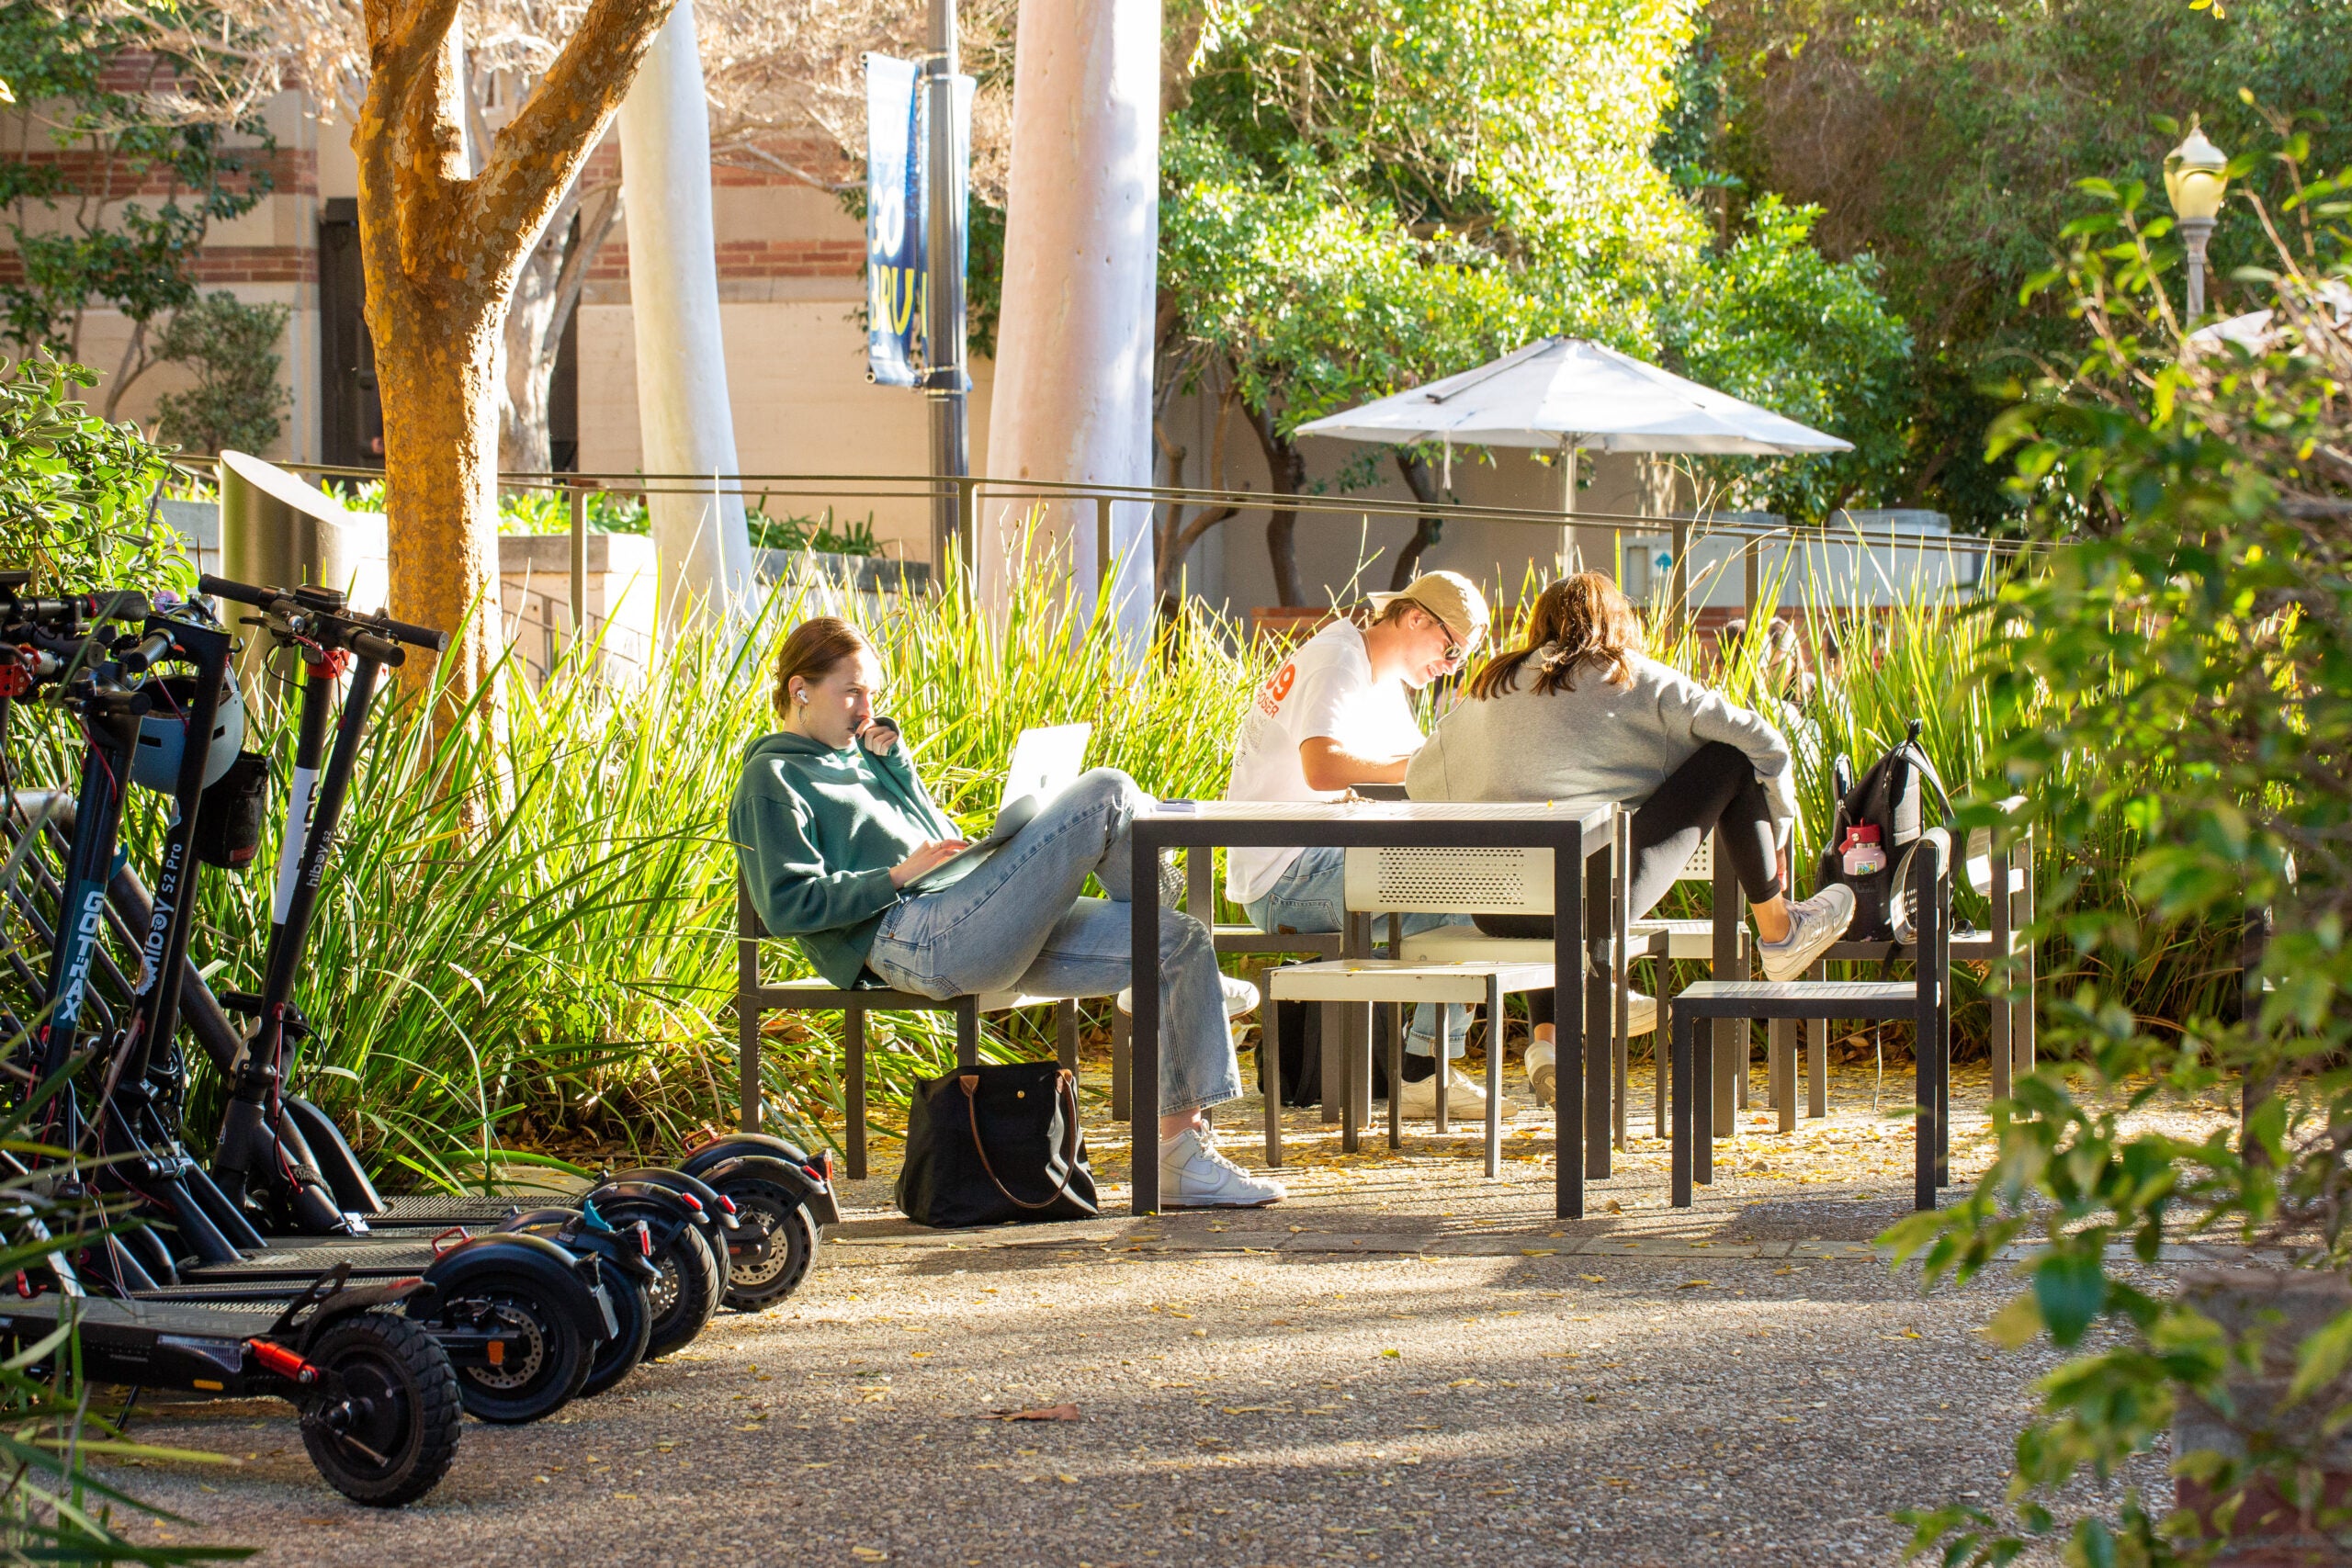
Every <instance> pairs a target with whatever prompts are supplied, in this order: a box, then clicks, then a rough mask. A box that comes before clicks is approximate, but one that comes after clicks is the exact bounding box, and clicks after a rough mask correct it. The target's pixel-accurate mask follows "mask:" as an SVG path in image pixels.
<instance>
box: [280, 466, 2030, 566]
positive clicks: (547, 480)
mask: <svg viewBox="0 0 2352 1568" xmlns="http://www.w3.org/2000/svg"><path fill="white" fill-rule="evenodd" d="M277 466H278V467H279V468H286V469H288V470H289V471H291V472H295V473H304V474H318V475H322V476H325V477H329V478H334V479H382V478H383V477H384V471H383V470H382V469H381V468H349V467H343V466H339V465H336V464H332V463H291V462H286V463H279V464H278V465H277ZM498 484H499V488H500V489H502V490H546V491H558V492H563V491H581V490H584V491H607V492H610V493H613V494H625V495H711V494H719V495H740V496H749V495H751V494H752V493H753V492H754V491H758V492H759V493H762V494H765V495H771V496H786V497H792V496H808V497H829V496H831V497H837V496H838V495H839V494H840V493H841V488H840V487H844V486H855V487H857V488H858V489H859V490H860V491H863V492H864V493H866V494H869V495H874V496H877V497H880V498H882V499H907V500H913V499H917V498H920V497H929V496H933V495H936V494H938V493H940V491H943V490H945V489H950V488H952V489H955V490H957V491H963V492H966V493H967V494H970V495H973V496H978V494H980V493H982V492H986V493H988V494H990V495H993V496H996V497H999V498H1001V499H1013V498H1020V497H1028V498H1033V499H1039V500H1065V499H1066V500H1073V501H1084V500H1098V501H1110V502H1122V501H1126V502H1152V503H1154V504H1159V503H1172V504H1175V505H1180V506H1232V507H1235V508H1237V509H1238V510H1241V511H1252V512H1254V511H1274V512H1302V513H1334V514H1344V515H1348V516H1356V517H1361V516H1364V515H1366V514H1371V515H1378V516H1389V515H1394V516H1399V517H1433V518H1437V519H1439V520H1440V521H1447V522H1450V521H1456V520H1459V521H1462V522H1471V523H1512V524H1519V525H1524V526H1528V527H1544V528H1563V527H1578V528H1600V529H1605V530H1608V531H1610V532H1613V533H1618V534H1629V533H1656V532H1658V531H1660V530H1661V529H1668V530H1671V528H1672V526H1673V525H1676V524H1681V525H1685V526H1699V527H1703V528H1704V529H1705V530H1706V531H1707V532H1708V533H1711V534H1718V535H1728V536H1734V537H1739V538H1747V539H1754V540H1764V539H1770V538H1774V537H1778V536H1789V537H1792V538H1795V537H1806V538H1815V537H1824V536H1826V537H1837V536H1839V535H1840V534H1841V533H1842V532H1844V530H1841V529H1838V528H1833V527H1832V526H1831V525H1828V524H1827V523H1826V522H1825V523H1817V524H1806V523H1778V524H1764V523H1758V522H1755V521H1752V520H1750V519H1747V518H1741V517H1732V516H1727V515H1724V513H1715V512H1674V513H1631V512H1574V513H1568V512H1561V511H1557V510H1555V509H1550V508H1543V507H1523V506H1481V505H1472V504H1469V503H1467V502H1419V501H1416V500H1413V499H1412V498H1410V497H1404V498H1397V497H1392V496H1374V495H1360V496H1355V497H1349V496H1345V495H1329V494H1316V493H1302V494H1296V495H1291V494H1284V493H1282V492H1280V491H1250V490H1203V489H1193V488H1190V487H1185V486H1176V485H1114V484H1094V483H1089V482H1084V481H1079V480H1066V479H990V478H989V477H988V476H987V475H985V474H975V475H971V476H968V477H954V476H945V475H935V474H647V473H638V472H628V473H621V472H617V471H594V470H590V471H582V472H533V471H527V470H517V471H502V472H501V473H500V474H499V475H498ZM787 486H798V487H810V488H801V489H788V488H785V487H787ZM967 511H968V508H967ZM1852 531H1853V532H1855V533H1861V534H1864V536H1865V537H1867V538H1868V539H1870V540H1871V542H1873V543H1875V542H1877V541H1879V540H1882V539H1883V540H1885V541H1886V542H1887V543H1888V544H1889V545H1915V546H1923V547H1934V548H1942V549H1959V550H1969V551H1974V552H1979V553H1985V554H1990V555H2011V554H2016V553H2018V552H2019V551H2022V550H2024V549H2026V548H2028V547H2029V544H2028V542H2027V541H2024V540H2020V539H1996V538H1992V537H1988V536H1982V535H1974V534H1935V533H1928V532H1925V531H1906V530H1902V529H1896V528H1888V529H1885V530H1883V531H1882V530H1880V529H1876V528H1872V529H1870V530H1868V531H1867V532H1866V533H1865V532H1864V531H1863V530H1861V529H1860V528H1859V527H1856V528H1854V529H1853V530H1852ZM1678 553H1679V552H1678Z"/></svg>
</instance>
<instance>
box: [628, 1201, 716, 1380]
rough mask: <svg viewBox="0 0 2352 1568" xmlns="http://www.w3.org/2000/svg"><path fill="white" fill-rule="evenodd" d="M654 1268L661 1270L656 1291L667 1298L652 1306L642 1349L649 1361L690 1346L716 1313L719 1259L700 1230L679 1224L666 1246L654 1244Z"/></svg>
mask: <svg viewBox="0 0 2352 1568" xmlns="http://www.w3.org/2000/svg"><path fill="white" fill-rule="evenodd" d="M653 1266H654V1267H655V1268H657V1269H661V1270H662V1286H661V1287H658V1288H659V1289H661V1290H662V1293H663V1294H664V1295H666V1296H667V1298H668V1299H667V1300H666V1301H657V1303H655V1307H654V1316H653V1334H652V1337H651V1340H650V1342H649V1343H648V1344H647V1346H646V1348H645V1359H647V1360H649V1361H658V1360H660V1359H662V1357H664V1356H666V1355H668V1354H670V1352H671V1351H673V1350H683V1349H684V1348H686V1347H687V1346H688V1345H691V1344H693V1343H694V1338H695V1335H697V1334H700V1333H701V1332H702V1331H703V1330H704V1328H706V1327H707V1326H708V1325H709V1323H710V1320H711V1319H712V1318H713V1317H715V1316H717V1315H718V1259H717V1258H713V1257H712V1256H711V1255H710V1243H708V1242H707V1241H705V1240H704V1239H703V1235H702V1232H701V1231H700V1230H698V1229H696V1228H695V1226H693V1225H680V1226H679V1227H678V1228H677V1229H676V1230H675V1231H673V1232H672V1233H671V1240H670V1241H669V1242H668V1243H667V1244H666V1245H662V1244H657V1245H656V1247H655V1248H654V1253H653Z"/></svg>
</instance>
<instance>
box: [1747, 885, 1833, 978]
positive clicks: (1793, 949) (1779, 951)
mask: <svg viewBox="0 0 2352 1568" xmlns="http://www.w3.org/2000/svg"><path fill="white" fill-rule="evenodd" d="M1853 921H1854V890H1853V889H1852V888H1850V887H1849V886H1846V885H1845V884H1844V883H1842V882H1833V883H1831V884H1830V885H1829V886H1826V887H1825V888H1823V889H1822V890H1821V891H1820V892H1818V893H1816V894H1815V895H1814V896H1813V897H1810V898H1807V899H1805V900H1804V902H1802V903H1797V904H1792V905H1790V906H1789V934H1788V935H1787V936H1786V937H1785V938H1783V939H1782V940H1781V941H1779V942H1765V941H1763V940H1761V939H1760V938H1759V939H1758V942H1757V943H1756V951H1757V952H1758V953H1760V954H1762V955H1763V958H1764V977H1765V978H1766V979H1767V980H1772V981H1776V982H1777V981H1781V980H1793V979H1795V978H1797V977H1798V976H1801V975H1803V974H1804V972H1805V971H1806V970H1808V969H1810V968H1812V967H1813V965H1814V961H1815V959H1818V958H1819V957H1820V956H1821V955H1822V954H1823V953H1826V952H1828V951H1829V944H1830V943H1831V942H1836V941H1837V940H1838V938H1839V937H1841V936H1844V935H1845V934H1846V928H1847V927H1848V926H1849V925H1851V924H1853Z"/></svg>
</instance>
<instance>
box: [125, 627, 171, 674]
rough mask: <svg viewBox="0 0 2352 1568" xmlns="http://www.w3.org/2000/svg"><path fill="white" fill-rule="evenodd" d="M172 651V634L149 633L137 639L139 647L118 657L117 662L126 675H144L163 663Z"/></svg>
mask: <svg viewBox="0 0 2352 1568" xmlns="http://www.w3.org/2000/svg"><path fill="white" fill-rule="evenodd" d="M171 651H172V634H171V633H169V632H149V633H148V634H147V635H146V636H145V637H141V638H140V639H139V646H138V647H136V648H134V649H131V650H130V652H128V653H125V654H122V655H120V656H119V658H118V660H117V662H118V663H119V664H120V665H121V666H122V669H123V673H125V674H127V675H144V674H145V673H146V672H147V671H150V670H152V669H153V668H154V667H155V666H156V665H157V664H160V663H162V662H163V660H164V658H165V657H167V656H168V655H169V654H170V653H171Z"/></svg>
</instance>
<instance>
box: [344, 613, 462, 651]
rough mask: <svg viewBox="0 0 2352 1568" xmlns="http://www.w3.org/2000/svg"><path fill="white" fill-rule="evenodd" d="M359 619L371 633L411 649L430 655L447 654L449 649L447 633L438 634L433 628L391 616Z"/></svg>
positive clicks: (372, 616)
mask: <svg viewBox="0 0 2352 1568" xmlns="http://www.w3.org/2000/svg"><path fill="white" fill-rule="evenodd" d="M359 619H360V621H361V624H363V625H364V626H367V628H368V630H369V631H371V632H374V633H375V634H376V635H377V636H379V637H390V638H391V639H392V640H393V641H394V642H404V643H406V644H408V645H409V646H410V647H411V648H421V649H424V650H426V651H427V652H429V653H447V651H448V649H449V634H448V633H447V632H436V631H435V630H434V629H433V628H432V627H431V626H411V625H409V624H408V623H407V622H406V621H396V620H394V619H392V618H391V616H390V615H366V616H361V617H359Z"/></svg>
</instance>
